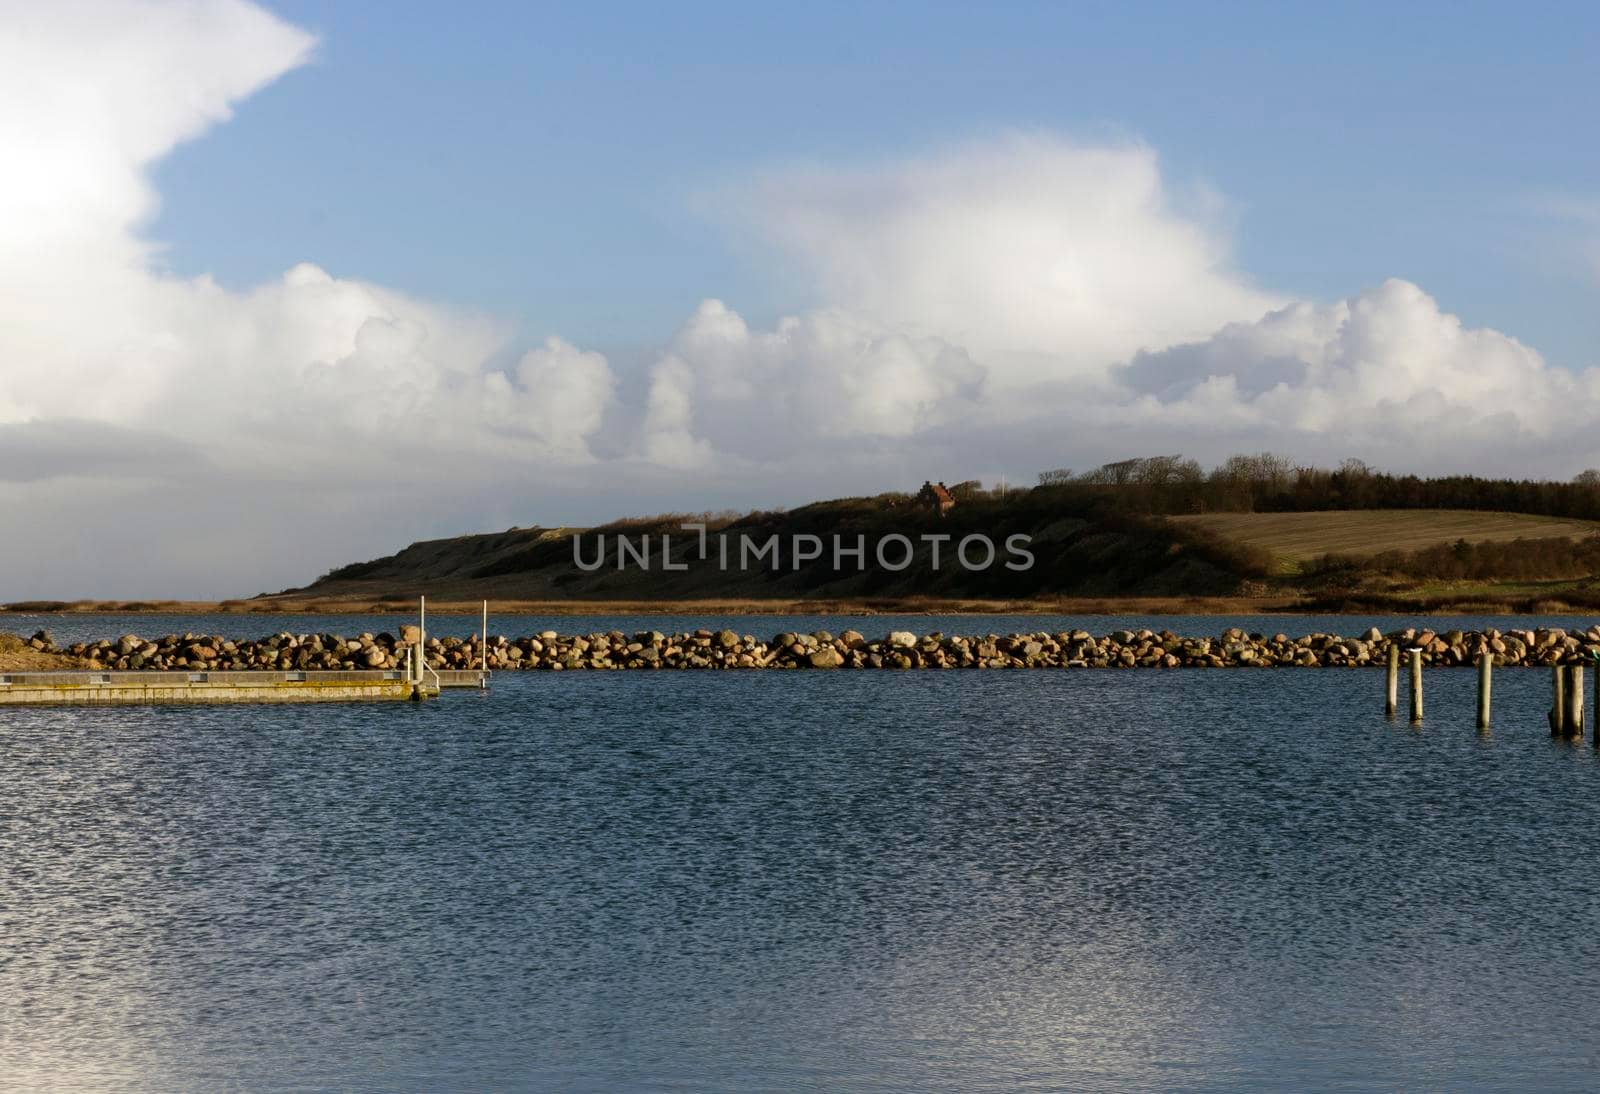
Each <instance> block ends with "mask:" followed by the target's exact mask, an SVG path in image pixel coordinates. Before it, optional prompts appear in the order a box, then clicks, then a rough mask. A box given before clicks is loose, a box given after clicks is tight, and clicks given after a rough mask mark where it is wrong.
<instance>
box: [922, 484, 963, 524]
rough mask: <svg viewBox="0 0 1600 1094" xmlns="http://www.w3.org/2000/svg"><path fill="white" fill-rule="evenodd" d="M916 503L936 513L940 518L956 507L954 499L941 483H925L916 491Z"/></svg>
mask: <svg viewBox="0 0 1600 1094" xmlns="http://www.w3.org/2000/svg"><path fill="white" fill-rule="evenodd" d="M917 502H918V504H920V505H924V506H926V507H927V508H928V509H930V510H932V511H933V512H935V513H938V514H939V515H940V516H941V517H942V516H944V515H945V514H946V513H948V512H949V511H950V510H952V509H954V508H955V507H956V499H955V498H953V497H951V496H950V491H949V489H947V488H946V487H945V484H944V483H942V482H925V483H923V484H922V489H921V490H919V491H917Z"/></svg>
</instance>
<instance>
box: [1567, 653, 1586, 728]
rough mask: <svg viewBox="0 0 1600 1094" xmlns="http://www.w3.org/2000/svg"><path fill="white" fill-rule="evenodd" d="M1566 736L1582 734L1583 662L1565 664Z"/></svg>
mask: <svg viewBox="0 0 1600 1094" xmlns="http://www.w3.org/2000/svg"><path fill="white" fill-rule="evenodd" d="M1567 736H1568V737H1582V736H1583V664H1582V663H1581V662H1580V663H1578V664H1576V665H1568V666H1567Z"/></svg>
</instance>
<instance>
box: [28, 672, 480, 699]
mask: <svg viewBox="0 0 1600 1094" xmlns="http://www.w3.org/2000/svg"><path fill="white" fill-rule="evenodd" d="M487 685H488V674H487V673H482V672H476V671H471V672H448V673H445V672H440V673H433V672H430V673H428V679H426V680H425V681H423V682H422V683H418V682H416V681H414V680H412V679H410V678H409V676H408V675H407V673H405V672H403V671H401V670H398V669H390V670H373V671H360V670H327V671H310V670H308V671H305V672H272V671H249V670H229V671H225V672H93V671H90V672H0V706H21V705H32V704H40V703H69V704H71V703H85V704H111V703H326V702H340V701H346V702H351V701H366V702H372V701H380V700H392V701H403V700H413V699H431V698H435V697H436V696H438V694H439V690H440V689H441V688H465V687H473V688H482V687H487Z"/></svg>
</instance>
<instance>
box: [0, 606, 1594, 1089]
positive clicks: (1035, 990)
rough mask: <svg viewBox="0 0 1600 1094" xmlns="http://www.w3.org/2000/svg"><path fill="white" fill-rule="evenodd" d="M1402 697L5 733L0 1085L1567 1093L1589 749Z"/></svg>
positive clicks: (938, 697)
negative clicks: (1417, 720)
mask: <svg viewBox="0 0 1600 1094" xmlns="http://www.w3.org/2000/svg"><path fill="white" fill-rule="evenodd" d="M237 622H238V620H237V619H236V618H235V619H224V620H220V621H218V620H213V621H211V622H210V623H207V624H206V625H203V626H195V627H194V628H193V629H195V630H203V631H208V632H210V631H221V632H223V633H256V630H257V629H255V628H252V629H250V630H247V631H241V628H240V627H238V626H237V625H236V623H237ZM245 622H249V620H245ZM692 622H695V623H698V622H699V621H698V620H696V621H692ZM867 622H869V623H871V622H874V621H872V620H869V621H867ZM1145 622H1148V623H1152V625H1153V624H1154V621H1153V620H1145ZM1351 622H1352V621H1349V620H1345V621H1342V626H1341V629H1345V630H1349V629H1350V628H1351ZM1354 622H1355V623H1357V624H1359V625H1361V626H1365V625H1366V623H1367V621H1364V620H1357V621H1354ZM848 623H849V621H844V622H843V623H841V622H840V621H838V620H829V621H827V623H826V625H830V626H832V627H833V628H834V629H843V626H845V625H848ZM48 625H51V626H52V628H53V629H54V630H55V631H56V632H57V636H58V637H65V636H66V635H70V634H71V633H72V632H70V631H69V630H68V629H67V627H66V626H65V625H64V624H62V623H52V624H48ZM390 625H392V621H390ZM543 625H544V621H539V626H540V628H542V626H543ZM554 625H557V626H560V627H561V629H563V630H566V629H572V630H595V629H609V627H610V626H611V625H612V624H610V623H609V622H605V623H599V622H597V623H593V624H590V623H589V622H588V621H566V622H565V623H556V624H554ZM639 625H640V626H653V627H656V628H658V629H662V630H667V629H671V627H669V626H667V625H663V623H662V622H661V621H659V620H651V621H645V622H642V623H640V624H639ZM734 625H735V627H736V629H739V630H741V631H752V632H753V633H765V632H766V631H768V630H777V629H780V628H782V627H786V626H792V625H795V624H793V623H792V622H790V623H786V622H782V621H768V620H760V621H757V620H749V619H746V620H744V621H742V623H735V624H734ZM888 625H889V624H888V622H887V621H884V620H880V621H878V626H876V627H872V628H868V627H861V626H860V625H859V624H858V629H863V630H876V629H887V627H888ZM893 625H898V621H896V622H895V623H894V624H893ZM1038 625H1044V626H1051V627H1053V626H1054V624H1051V623H1044V624H1035V623H1034V622H1032V621H1029V622H1027V623H1022V624H1018V626H1026V627H1027V628H1028V629H1034V627H1036V626H1038ZM1086 625H1089V629H1091V630H1097V631H1099V630H1105V629H1111V628H1112V627H1115V626H1118V625H1122V621H1111V622H1105V623H1104V624H1103V625H1094V624H1086ZM1223 625H1227V621H1218V620H1212V619H1208V620H1199V621H1187V622H1185V623H1184V624H1183V625H1181V626H1180V625H1177V624H1174V629H1176V630H1181V631H1188V632H1196V631H1199V632H1202V633H1206V632H1210V633H1214V632H1215V630H1216V629H1218V627H1220V626H1223ZM1245 625H1247V626H1251V625H1252V624H1249V623H1248V622H1247V623H1245ZM1380 625H1382V624H1381V623H1380ZM1585 625H1587V621H1585ZM0 626H7V627H11V628H12V629H15V628H14V627H13V626H12V624H10V623H6V624H0ZM632 626H633V624H631V623H629V624H624V625H623V629H630V628H631V627H632ZM1326 626H1327V625H1326V624H1325V623H1321V622H1300V623H1298V624H1295V623H1292V622H1288V621H1279V622H1269V623H1267V624H1265V625H1263V626H1260V627H1257V628H1256V629H1264V630H1277V629H1284V630H1287V631H1290V632H1291V633H1295V632H1303V631H1309V630H1316V629H1325V628H1326ZM341 628H342V629H345V630H351V631H355V630H357V629H358V627H357V626H356V625H355V624H349V625H346V624H338V625H333V624H327V623H324V622H319V621H307V620H306V619H305V618H304V617H298V623H297V624H295V625H291V626H287V627H286V628H285V629H289V630H294V631H311V630H317V631H326V630H338V629H341ZM143 629H144V630H148V631H149V633H152V634H156V633H166V632H167V631H169V630H181V629H185V627H184V626H182V625H178V626H173V625H166V626H159V627H154V628H143ZM274 629H277V628H276V627H275V626H274V625H272V624H268V625H266V626H262V627H260V628H259V630H260V631H270V630H274ZM359 629H370V626H368V625H363V626H361V627H360V628H359ZM470 629H471V628H470V625H465V626H463V628H462V629H461V633H467V632H468V631H470ZM493 629H504V630H506V631H508V632H510V631H512V630H516V629H518V628H515V627H512V626H509V625H507V626H505V627H504V628H499V627H495V628H493ZM521 629H530V628H526V627H525V628H521ZM914 629H923V630H931V629H944V630H946V631H954V630H1006V629H1012V628H1011V627H1010V626H1009V624H1005V623H993V624H977V625H971V621H969V620H963V621H960V623H959V624H957V623H952V622H949V621H935V622H934V624H932V625H930V624H929V623H928V622H927V621H926V620H924V621H923V622H922V624H920V625H917V626H915V627H914ZM125 630H141V628H140V627H139V626H137V625H129V624H128V623H127V621H120V622H117V621H107V620H101V621H100V626H99V627H97V628H96V629H95V631H94V633H95V634H96V635H100V634H112V633H121V632H122V631H125ZM1427 681H1428V683H1427V686H1428V689H1429V692H1428V720H1427V722H1426V723H1425V724H1424V725H1423V726H1422V727H1421V728H1412V727H1411V726H1409V725H1407V724H1405V723H1404V722H1401V723H1390V722H1387V721H1385V720H1384V718H1383V717H1382V714H1381V704H1382V695H1381V682H1380V674H1378V673H1375V672H1359V671H1337V670H1327V671H1288V670H1285V671H1264V672H1246V671H1233V672H1202V671H1186V672H1111V671H1099V672H1097V671H1087V670H1085V671H1060V672H1049V671H1040V672H972V673H933V672H922V673H755V672H752V673H595V674H587V673H561V674H548V673H530V674H525V675H514V674H502V675H499V676H497V677H496V678H495V680H494V685H493V688H492V689H491V690H490V691H489V692H487V693H478V692H454V693H449V694H447V695H446V696H445V697H444V698H443V699H441V700H440V701H438V702H433V703H427V704H420V705H412V704H395V705H370V706H369V705H330V706H315V707H256V708H238V709H229V708H215V707H187V708H185V707H166V708H149V709H93V710H70V709H52V708H32V709H26V710H8V711H3V712H0V1085H3V1086H5V1087H6V1088H9V1089H18V1090H38V1089H52V1088H65V1089H90V1090H96V1089H106V1090H141V1091H173V1090H217V1089H228V1090H240V1089H242V1090H323V1089H338V1090H352V1089H353V1090H374V1091H376V1090H513V1089H532V1090H593V1091H617V1090H623V1091H627V1090H672V1091H700V1090H714V1091H741V1092H743V1091H792V1090H867V1091H928V1090H935V1091H944V1090H952V1091H953V1090H961V1091H969V1090H977V1091H984V1090H994V1091H1001V1090H1004V1091H1011V1090H1063V1089H1065V1090H1146V1089H1151V1090H1168V1089H1170V1090H1237V1089H1259V1090H1283V1089H1302V1088H1317V1089H1352V1090H1360V1089H1382V1090H1392V1089H1419V1088H1420V1089H1454V1090H1472V1089H1480V1090H1507V1089H1514V1090H1525V1089H1571V1090H1583V1089H1593V1088H1594V1085H1595V1076H1596V1075H1597V1074H1600V1032H1597V1031H1596V1030H1595V1029H1594V1027H1593V1024H1592V1018H1593V1015H1594V1014H1595V1013H1596V1011H1597V1009H1600V869H1597V867H1596V865H1595V863H1596V860H1597V855H1596V850H1595V844H1594V841H1595V840H1596V839H1597V838H1600V835H1597V834H1600V760H1597V756H1596V753H1595V750H1594V749H1593V748H1592V747H1591V746H1590V745H1588V744H1584V745H1581V746H1573V745H1567V744H1562V743H1554V742H1552V741H1551V740H1550V738H1549V735H1548V730H1547V728H1546V726H1545V722H1544V713H1543V712H1544V708H1545V706H1546V705H1547V703H1548V694H1547V688H1548V680H1547V677H1546V674H1545V673H1542V672H1538V671H1533V670H1521V671H1519V670H1503V671H1502V672H1500V673H1499V674H1497V676H1496V680H1495V699H1496V708H1495V715H1496V717H1495V728H1494V729H1493V731H1492V732H1490V733H1489V734H1487V735H1480V734H1479V733H1478V732H1476V731H1475V730H1474V729H1473V728H1472V690H1473V689H1472V674H1471V672H1470V670H1460V671H1436V672H1429V673H1428V676H1427Z"/></svg>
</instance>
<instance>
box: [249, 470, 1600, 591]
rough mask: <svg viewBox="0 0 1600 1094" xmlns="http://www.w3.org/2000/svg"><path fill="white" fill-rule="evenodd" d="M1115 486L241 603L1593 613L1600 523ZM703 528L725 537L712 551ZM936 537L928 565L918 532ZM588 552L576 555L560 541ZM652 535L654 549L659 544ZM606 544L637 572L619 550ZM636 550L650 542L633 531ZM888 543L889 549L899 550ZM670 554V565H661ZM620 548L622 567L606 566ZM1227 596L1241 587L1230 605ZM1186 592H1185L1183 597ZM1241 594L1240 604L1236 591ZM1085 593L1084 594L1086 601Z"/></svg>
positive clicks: (549, 543) (338, 574)
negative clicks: (1150, 499) (1263, 502)
mask: <svg viewBox="0 0 1600 1094" xmlns="http://www.w3.org/2000/svg"><path fill="white" fill-rule="evenodd" d="M1130 496H1132V495H1130V494H1129V493H1128V492H1125V491H1120V490H1117V489H1115V488H1096V489H1085V488H1082V487H1081V486H1077V487H1075V486H1070V485H1069V486H1061V487H1053V486H1041V487H1037V488H1035V489H1032V490H1022V491H1012V492H1010V493H1008V494H1006V495H1004V496H998V495H988V494H982V493H979V494H977V495H976V496H973V497H969V498H967V499H965V500H963V501H962V502H961V503H960V504H959V505H958V506H957V507H956V508H955V509H954V510H953V511H951V512H950V513H949V514H947V515H946V516H944V517H942V518H941V517H939V516H937V515H936V514H933V513H931V512H928V511H927V510H926V509H924V508H922V507H921V506H920V505H918V504H917V503H916V502H915V501H914V499H912V498H911V497H909V496H908V495H904V494H883V495H878V496H876V497H870V498H840V499H835V500H832V501H823V502H817V503H814V504H812V505H807V506H804V507H802V508H799V509H795V510H792V511H788V512H758V513H751V514H747V515H745V516H742V517H737V518H732V519H727V518H724V519H721V520H710V521H709V522H708V523H709V526H710V528H709V531H710V535H711V536H712V539H711V543H710V552H709V553H710V558H709V559H707V560H702V559H701V558H700V557H699V544H698V541H697V538H696V537H695V535H693V534H690V533H685V532H684V531H683V530H682V528H681V525H682V524H683V522H684V521H685V520H686V519H694V518H689V517H684V516H682V515H663V516H659V517H650V518H642V519H635V520H625V521H618V522H615V523H613V524H609V525H605V526H603V527H597V528H588V529H574V528H517V529H511V530H509V531H506V532H499V533H491V534H484V535H468V536H460V537H456V538H452V539H443V540H431V541H425V542H421V543H414V544H412V545H411V546H409V547H407V548H405V549H404V550H402V551H399V552H397V553H396V554H393V555H389V556H386V557H383V558H378V559H373V560H371V561H368V562H361V563H355V564H352V565H348V566H343V567H340V568H338V569H336V570H333V571H331V572H330V573H328V574H326V575H324V576H323V577H322V578H320V579H319V580H317V581H316V582H313V583H312V584H310V585H308V586H305V587H303V588H298V589H289V590H285V591H284V592H282V593H278V594H275V595H273V596H269V597H262V598H257V599H256V600H254V601H251V602H250V604H251V606H252V607H253V608H254V609H255V610H270V609H274V608H284V609H292V608H318V607H321V608H332V607H336V606H337V607H339V608H361V609H382V608H384V607H386V606H388V607H399V606H401V605H404V604H408V603H411V602H414V599H415V597H417V596H418V595H421V594H426V595H428V596H429V597H430V600H431V601H432V602H435V603H441V604H442V603H452V602H453V603H457V604H468V603H472V602H475V601H477V600H480V599H487V600H490V601H492V602H495V603H497V604H500V605H529V606H531V605H539V606H541V607H542V608H545V609H547V610H553V611H559V610H562V609H561V606H562V605H566V606H569V610H572V611H581V610H583V606H584V605H596V604H605V605H607V606H608V607H611V608H616V609H618V610H649V609H650V608H651V607H652V606H662V607H665V606H669V605H679V606H683V607H684V608H685V609H689V608H697V609H699V610H713V607H714V608H715V609H716V610H720V611H741V610H744V611H751V610H756V611H759V610H790V609H794V610H804V609H805V608H807V607H812V608H814V609H815V610H824V609H826V610H844V609H847V608H866V609H874V608H877V609H882V610H907V609H912V610H914V609H917V608H919V607H929V608H935V607H937V608H938V609H939V610H961V609H963V608H970V609H971V610H983V609H984V608H986V607H987V608H991V609H993V608H996V607H997V606H1004V608H1005V609H1006V610H1018V609H1027V608H1030V607H1031V608H1038V609H1041V610H1045V609H1051V608H1054V610H1067V609H1066V608H1064V607H1063V605H1064V604H1065V603H1066V602H1067V601H1069V600H1071V601H1074V602H1075V603H1074V604H1073V606H1072V608H1071V610H1074V611H1089V610H1102V611H1110V610H1119V609H1122V608H1124V607H1126V606H1127V605H1128V604H1129V603H1131V602H1132V601H1133V600H1135V599H1138V600H1141V601H1142V602H1143V605H1142V606H1143V608H1144V610H1161V609H1162V608H1165V609H1166V610H1205V609H1204V608H1201V607H1200V606H1198V605H1197V604H1196V603H1195V602H1194V598H1211V599H1214V600H1216V601H1218V603H1217V604H1215V605H1210V606H1209V607H1211V609H1212V610H1227V609H1228V603H1227V602H1228V601H1229V600H1232V601H1233V603H1232V608H1233V610H1243V609H1244V608H1245V607H1249V608H1252V609H1255V610H1264V609H1293V608H1305V609H1313V608H1314V609H1317V610H1335V611H1336V610H1351V611H1359V610H1383V609H1393V610H1408V611H1409V610H1419V609H1423V610H1438V611H1442V610H1457V609H1459V610H1480V611H1483V610H1517V611H1521V610H1539V611H1560V610H1562V609H1563V608H1568V607H1570V608H1577V607H1600V584H1597V582H1596V580H1595V577H1594V575H1595V574H1597V573H1600V522H1595V521H1589V520H1581V519H1576V518H1568V517H1552V516H1537V515H1529V514H1522V513H1510V512H1494V511H1481V510H1462V509H1424V508H1409V509H1393V510H1391V509H1365V510H1332V511H1323V512H1267V513H1208V514H1202V515H1183V516H1161V515H1156V514H1151V513H1144V512H1136V511H1132V510H1131V509H1130V507H1129V498H1130ZM975 534H983V535H986V536H988V537H989V538H990V539H991V540H992V541H993V542H994V543H995V544H996V545H997V546H1000V547H1002V550H1003V546H1002V545H1003V544H1004V543H1005V541H1006V539H1007V537H1010V536H1013V535H1023V536H1027V537H1029V542H1028V544H1027V549H1028V550H1029V551H1030V552H1031V553H1032V555H1033V558H1034V562H1033V565H1032V566H1031V567H1029V568H1027V569H1025V570H1013V569H1008V568H1006V567H1005V566H1003V565H1002V564H1001V563H1003V562H1004V561H1005V559H1006V557H1007V556H1005V555H1004V554H1003V553H1002V555H1001V556H1000V558H999V560H997V562H996V563H995V564H993V565H991V566H989V567H987V568H978V569H971V568H967V567H965V566H962V565H959V564H957V563H955V562H954V561H952V559H951V554H952V552H953V545H954V544H955V543H956V542H958V541H960V540H961V539H962V538H963V537H965V536H969V535H975ZM718 535H721V536H725V537H727V539H728V541H729V543H730V544H731V545H732V546H731V549H730V562H731V563H732V565H731V566H730V567H729V568H726V569H724V568H723V567H721V566H720V565H718V564H717V561H716V559H717V555H718V550H717V546H716V543H717V540H716V537H717V536H718ZM929 535H937V536H944V537H948V538H947V539H946V541H945V542H944V544H943V545H942V546H941V547H940V550H941V552H942V555H943V558H942V564H941V565H939V566H935V565H934V562H933V547H932V546H931V545H930V544H928V543H927V542H925V541H924V540H923V537H924V536H929ZM574 536H578V537H580V544H581V552H582V556H583V558H584V559H585V561H587V562H590V563H593V562H594V561H595V560H597V559H598V558H599V557H600V556H599V555H598V554H597V551H598V549H599V547H600V544H601V542H602V541H603V542H604V543H605V545H606V546H605V549H604V564H603V565H600V566H599V567H598V568H597V569H592V570H588V569H585V568H583V567H580V566H579V565H578V564H577V563H576V561H575V558H574V551H573V537H574ZM797 536H801V537H803V536H817V537H820V538H821V540H822V541H823V543H824V544H825V545H831V544H832V543H833V542H834V541H835V540H838V541H840V542H842V543H844V544H847V545H849V544H854V543H856V542H857V541H858V539H859V542H860V543H861V544H863V545H864V547H865V553H866V558H865V560H864V564H861V563H857V562H856V561H855V560H854V559H852V558H848V557H847V558H846V559H845V560H844V561H843V562H842V564H838V565H836V564H835V560H834V559H832V558H831V557H830V556H831V551H830V550H829V549H828V548H827V547H826V546H825V549H824V555H823V557H822V558H820V559H813V560H804V561H801V562H800V563H799V564H798V565H797V564H796V563H795V562H794V561H793V560H792V559H791V557H790V544H791V543H792V542H793V540H794V537H797ZM894 536H904V537H907V538H909V539H910V540H912V541H913V542H914V543H915V545H916V547H915V551H914V553H913V554H912V556H911V559H910V563H909V564H908V565H906V566H905V567H904V568H899V567H898V566H889V565H884V564H883V562H882V560H881V559H879V558H878V557H876V556H877V547H878V545H879V544H880V542H885V541H886V539H887V538H889V537H894ZM663 537H671V554H670V556H663V554H662V544H663ZM772 537H777V538H778V540H779V541H781V543H782V544H783V547H782V555H781V559H780V563H779V565H777V566H773V565H772V564H771V562H770V560H763V561H758V562H756V563H755V564H754V565H747V566H745V567H740V566H739V564H738V556H739V547H738V545H739V544H740V543H741V542H743V541H745V540H748V541H750V542H752V543H755V544H762V543H765V542H767V541H768V540H769V539H771V538H772ZM619 539H625V540H626V541H627V542H628V544H629V545H630V546H631V547H632V548H633V550H634V551H635V552H636V553H637V552H639V551H641V550H647V551H648V554H649V556H650V560H651V565H650V566H649V568H645V567H644V566H641V565H640V564H639V561H638V559H637V557H635V556H634V555H628V556H624V555H622V554H621V550H620V547H619V542H618V541H619ZM643 544H648V545H649V546H648V548H644V547H642V546H641V545H643ZM891 555H892V556H894V557H898V555H899V552H898V551H892V552H891ZM666 558H670V561H671V562H672V563H673V564H674V566H675V567H677V568H674V569H671V570H668V569H665V568H664V567H663V565H662V563H663V560H664V559H666ZM619 559H620V560H621V565H619ZM1240 598H1244V599H1240ZM1186 600H1187V602H1185V601H1186ZM1245 600H1248V603H1245ZM1095 604H1098V605H1099V607H1098V609H1096V607H1094V605H1095Z"/></svg>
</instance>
